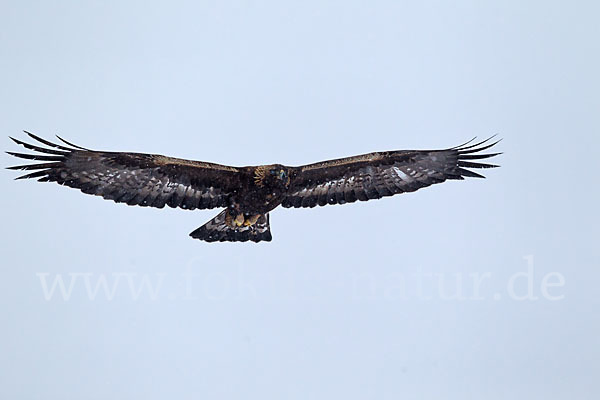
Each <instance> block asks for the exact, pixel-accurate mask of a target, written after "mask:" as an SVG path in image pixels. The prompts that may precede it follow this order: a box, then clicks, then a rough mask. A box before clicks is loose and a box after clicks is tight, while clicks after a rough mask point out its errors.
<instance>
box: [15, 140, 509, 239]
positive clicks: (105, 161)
mask: <svg viewBox="0 0 600 400" xmlns="http://www.w3.org/2000/svg"><path fill="white" fill-rule="evenodd" d="M25 133H26V134H27V135H29V137H30V138H31V139H33V140H35V141H37V142H39V144H35V145H34V144H30V143H26V142H24V141H21V140H19V139H15V138H12V137H11V139H12V140H13V141H14V142H15V143H17V144H19V145H21V146H23V147H25V148H27V149H29V150H32V151H33V152H34V153H33V154H31V153H29V154H25V153H14V152H7V153H8V154H10V155H12V156H15V157H19V158H24V159H26V160H33V161H42V162H40V163H32V164H26V165H17V166H14V167H9V169H13V170H27V171H34V172H29V173H27V174H26V175H22V176H19V177H18V178H16V179H27V178H37V180H38V181H40V182H57V183H59V184H61V185H65V186H69V187H72V188H76V189H79V190H81V191H82V192H83V193H87V194H93V195H96V196H102V197H103V198H105V199H107V200H113V201H115V202H117V203H126V204H128V205H139V206H144V207H157V208H163V207H164V206H165V205H168V206H169V207H179V208H182V209H185V210H194V209H210V208H224V210H223V211H221V213H219V214H218V215H217V216H216V217H214V218H213V219H212V220H210V221H208V222H207V223H206V224H204V225H203V226H201V227H200V228H198V229H196V230H195V231H193V232H192V233H190V236H191V237H192V238H194V239H200V240H204V241H207V242H215V241H221V242H223V241H230V242H245V241H248V240H250V241H253V242H260V241H270V240H271V238H272V236H271V229H270V225H269V212H270V211H271V210H273V209H274V208H276V207H278V206H280V205H281V206H283V207H285V208H290V207H295V208H299V207H315V206H324V205H327V204H345V203H353V202H355V201H357V200H360V201H367V200H371V199H379V198H382V197H386V196H393V195H395V194H399V193H405V192H414V191H415V190H418V189H420V188H423V187H426V186H430V185H432V184H434V183H441V182H444V181H445V180H447V179H464V177H474V178H483V176H482V175H480V174H478V173H476V172H474V171H472V170H471V169H479V168H493V167H497V165H493V164H486V163H482V162H480V161H479V160H482V159H486V158H490V157H494V156H497V155H499V154H501V153H482V151H484V150H487V149H489V148H491V147H492V146H494V145H495V144H496V143H498V142H499V140H498V141H494V142H491V139H492V138H489V139H487V140H484V141H482V142H479V143H475V144H471V143H472V142H473V140H474V139H472V140H471V141H469V142H467V143H465V144H463V145H460V146H456V147H452V148H448V149H443V150H397V151H383V152H374V153H369V154H363V155H359V156H354V157H347V158H340V159H336V160H329V161H323V162H318V163H315V164H309V165H303V166H299V167H290V166H286V165H281V164H271V165H259V166H249V167H232V166H227V165H220V164H214V163H209V162H203V161H192V160H184V159H180V158H173V157H166V156H162V155H157V154H142V153H128V152H108V151H95V150H90V149H86V148H84V147H80V146H77V145H74V144H72V143H69V142H67V141H66V140H64V139H62V138H60V137H59V136H57V138H58V139H59V140H60V141H61V142H62V143H63V144H57V143H52V142H50V141H48V140H45V139H42V138H40V137H38V136H36V135H34V134H32V133H29V132H25ZM42 145H44V146H43V147H42Z"/></svg>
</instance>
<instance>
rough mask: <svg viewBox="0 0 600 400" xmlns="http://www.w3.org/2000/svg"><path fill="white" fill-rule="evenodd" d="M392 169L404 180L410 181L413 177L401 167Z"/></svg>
mask: <svg viewBox="0 0 600 400" xmlns="http://www.w3.org/2000/svg"><path fill="white" fill-rule="evenodd" d="M392 170H393V171H394V173H395V174H396V175H397V176H398V178H400V179H402V180H404V181H408V180H411V179H412V178H411V177H409V176H408V175H406V174H405V173H404V172H403V171H402V170H401V169H400V168H398V167H392Z"/></svg>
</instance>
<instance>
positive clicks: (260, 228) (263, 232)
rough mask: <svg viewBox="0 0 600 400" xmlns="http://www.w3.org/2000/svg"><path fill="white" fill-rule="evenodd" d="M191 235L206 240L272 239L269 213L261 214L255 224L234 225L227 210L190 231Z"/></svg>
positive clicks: (240, 240) (254, 240)
mask: <svg viewBox="0 0 600 400" xmlns="http://www.w3.org/2000/svg"><path fill="white" fill-rule="evenodd" d="M228 222H229V223H228ZM190 236H191V237H193V238H194V239H200V240H204V241H206V242H247V241H248V240H251V241H253V242H261V241H266V242H270V241H271V239H272V237H271V227H270V225H269V214H262V215H260V216H259V217H258V219H257V220H256V222H255V223H254V224H253V225H249V226H246V225H242V226H235V225H233V226H232V224H231V216H229V215H228V214H227V210H224V211H222V212H221V213H219V215H217V216H216V217H214V218H213V219H211V220H210V221H208V222H207V223H206V224H204V225H202V226H201V227H200V228H198V229H196V230H195V231H193V232H192V233H190Z"/></svg>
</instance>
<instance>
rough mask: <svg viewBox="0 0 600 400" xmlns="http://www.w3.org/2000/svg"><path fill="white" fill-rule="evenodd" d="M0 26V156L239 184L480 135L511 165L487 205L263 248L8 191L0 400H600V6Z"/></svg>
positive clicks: (140, 214)
mask: <svg viewBox="0 0 600 400" xmlns="http://www.w3.org/2000/svg"><path fill="white" fill-rule="evenodd" d="M0 9H1V10H0V27H1V28H0V60H1V62H0V72H1V74H0V76H1V77H2V78H1V79H2V90H1V91H0V106H1V109H2V119H1V121H0V126H1V128H2V129H1V131H2V132H3V134H4V135H5V138H4V139H3V140H4V141H3V143H4V144H3V149H4V150H9V151H15V150H16V149H17V146H16V145H14V144H12V142H10V141H9V139H8V137H7V136H8V135H11V136H15V137H19V138H23V134H22V133H21V130H23V129H27V130H30V131H32V132H35V133H37V134H39V135H41V136H43V137H46V138H52V137H53V135H54V134H57V133H58V134H60V135H62V136H63V137H65V138H67V139H68V140H71V141H73V142H75V143H76V144H80V145H82V146H86V147H90V148H94V149H99V150H115V151H138V152H148V153H160V154H166V155H171V156H177V157H182V158H191V159H200V160H206V161H213V162H219V163H224V164H232V165H252V164H260V163H272V162H280V163H284V164H290V165H298V164H304V163H310V162H315V161H319V160H325V159H329V158H337V157H342V156H348V155H354V154H361V153H366V152H370V151H376V150H391V149H410V148H442V147H451V146H454V145H457V144H459V143H462V142H463V141H466V140H468V139H470V138H471V137H473V136H479V137H481V138H485V137H487V136H490V135H492V134H495V133H498V134H499V136H500V137H502V138H504V141H503V142H501V143H500V144H499V145H498V149H499V150H500V151H503V152H505V154H504V155H502V156H501V157H499V158H498V159H497V162H498V163H500V164H501V165H502V167H501V168H499V169H496V170H491V171H485V175H486V176H487V177H488V179H486V180H474V179H470V180H466V181H460V182H447V183H444V184H441V185H436V186H434V187H430V188H427V189H423V190H421V191H419V192H417V193H412V194H407V195H401V196H395V197H393V198H387V199H383V200H379V201H371V202H368V203H362V202H361V203H354V204H351V205H345V206H328V207H323V208H318V209H312V210H287V209H277V210H275V211H274V212H272V213H271V226H272V231H273V236H274V240H273V242H271V243H262V244H259V245H255V244H207V243H203V242H199V241H196V240H192V239H190V238H189V237H188V236H187V235H188V233H189V232H191V231H192V230H194V229H195V228H197V227H198V226H200V225H202V224H204V223H205V222H206V221H208V220H209V219H211V218H212V217H213V216H214V215H216V213H217V212H218V210H208V211H193V212H190V211H184V210H173V209H163V210H157V209H146V208H135V207H127V206H124V205H117V204H114V203H112V202H108V201H104V200H102V199H100V198H96V197H92V196H86V195H82V194H81V193H79V192H78V191H75V190H72V189H67V188H63V187H60V186H58V185H55V184H39V183H36V182H32V181H27V182H22V181H19V182H14V181H13V180H12V178H14V177H15V176H17V175H16V174H15V173H14V172H13V171H8V170H4V169H3V170H2V172H0V174H1V176H0V178H1V179H0V187H1V190H2V193H3V196H1V200H0V201H1V202H2V207H0V213H1V214H2V215H1V218H2V226H3V228H2V231H1V235H2V237H1V239H2V246H3V261H2V279H0V317H1V320H2V325H3V329H2V330H1V331H0V354H2V356H1V357H0V398H6V399H9V398H10V399H31V398H48V399H67V398H77V399H107V398H114V399H130V398H146V399H155V398H156V399H158V398H174V399H175V398H176V399H197V398H207V399H217V398H222V399H229V398H256V399H265V398H286V399H306V398H323V399H331V398H346V399H367V398H373V399H375V398H377V399H398V398H409V399H411V398H412V399H440V398H449V399H470V398H473V399H475V398H486V399H507V398H510V399H526V398H547V399H558V398H579V399H585V398H589V399H593V398H598V396H599V395H600V388H599V386H598V383H597V378H598V373H599V371H598V362H599V358H600V339H599V338H600V329H599V314H598V310H599V306H600V300H599V295H598V283H599V282H600V273H599V272H598V267H599V266H600V257H599V253H598V238H599V237H600V235H599V233H600V232H599V228H598V226H599V218H598V211H597V204H598V200H599V195H598V194H599V193H598V192H599V190H598V177H597V171H598V167H599V165H598V164H599V163H598V154H597V153H598V150H597V149H598V145H600V140H599V136H598V135H599V133H600V132H599V131H600V130H599V128H600V113H599V110H600V98H599V95H598V93H599V90H600V80H599V78H598V71H600V62H599V57H598V54H600V40H598V39H599V38H600V35H599V34H600V32H599V25H598V17H599V11H600V8H599V6H598V5H597V3H596V2H592V1H589V2H586V1H576V2H560V1H525V2H524V1H504V2H479V1H460V2H440V1H427V2H400V1H378V2H360V1H325V2H324V1H318V2H317V1H308V2H301V3H292V2H274V1H272V2H265V1H262V2H261V1H257V2H250V1H236V2H217V1H210V2H207V1H204V2H188V3H183V2H169V3H167V2H164V3H163V2H160V3H159V2H146V1H144V2H142V1H127V2H116V1H114V2H110V1H109V2H98V1H93V2H89V1H88V2H76V1H72V2H69V1H61V2H42V1H38V2H30V1H19V2H16V1H14V2H10V1H2V2H0ZM0 162H1V164H2V165H3V166H9V165H14V164H15V162H18V161H16V160H14V159H12V158H11V157H9V156H8V155H6V154H2V156H0ZM519 273H521V274H520V275H519ZM530 273H531V274H530ZM553 273H554V274H553ZM40 274H42V275H40ZM44 274H46V275H44ZM190 274H193V275H190ZM549 274H550V275H549ZM526 275H527V276H526ZM529 278H532V279H529ZM55 279H63V280H64V282H65V284H66V285H67V286H68V285H69V282H71V279H73V282H74V283H73V287H72V291H71V292H70V294H68V295H67V297H66V298H63V296H62V294H61V293H60V291H59V289H56V291H55V292H53V294H50V295H49V294H48V293H46V292H45V291H44V286H43V283H44V282H45V283H47V284H48V285H51V284H52V282H55V281H54V280H55ZM102 279H106V282H108V287H112V288H114V293H112V295H111V294H110V293H109V294H108V295H107V294H106V293H104V292H103V290H102V289H100V290H99V292H98V293H96V296H95V297H94V296H92V297H90V295H89V293H88V289H89V287H92V288H93V287H95V285H96V284H97V282H99V281H101V280H102ZM144 279H147V282H150V283H151V284H152V285H154V286H153V287H154V289H156V290H154V291H152V290H150V288H148V287H147V286H143V280H144ZM474 279H480V285H479V286H478V287H479V289H478V290H476V286H477V285H475V284H474V283H473V282H474ZM544 279H546V281H545V283H546V284H547V285H546V292H544V291H543V290H542V284H543V283H544ZM86 282H87V284H88V285H89V287H88V286H86ZM457 282H458V283H457ZM130 284H131V285H132V287H133V288H134V289H136V288H140V287H141V289H139V292H137V295H136V290H133V292H132V291H131V287H130ZM552 284H554V285H556V286H552V287H550V286H551V285H552ZM113 285H114V286H113ZM46 289H48V288H46ZM530 289H531V290H532V291H531V292H529V290H530ZM524 297H525V299H523V298H524ZM534 298H536V299H537V300H534Z"/></svg>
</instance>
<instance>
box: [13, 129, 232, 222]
mask: <svg viewBox="0 0 600 400" xmlns="http://www.w3.org/2000/svg"><path fill="white" fill-rule="evenodd" d="M25 133H27V134H28V135H29V137H31V138H32V139H34V140H37V141H38V142H40V143H42V144H44V145H46V146H48V147H40V146H39V145H38V146H36V145H32V144H29V143H25V142H23V141H21V140H18V139H14V138H12V137H11V139H12V140H13V141H14V142H15V143H17V144H19V145H22V146H24V147H25V148H27V149H29V150H33V151H35V152H36V153H35V154H24V153H13V152H8V154H10V155H12V156H15V157H19V158H24V159H27V160H36V161H44V162H43V163H36V164H26V165H17V166H14V167H9V169H14V170H30V171H35V172H31V173H28V174H26V175H23V176H20V177H18V178H16V179H26V178H38V181H40V182H57V183H59V184H61V185H65V186H69V187H72V188H76V189H80V190H81V191H82V192H83V193H87V194H93V195H96V196H102V197H103V198H105V199H107V200H113V201H115V202H117V203H126V204H128V205H139V206H148V207H157V208H163V207H164V206H165V205H168V206H170V207H179V208H183V209H186V210H193V209H196V208H198V209H208V208H215V207H227V206H228V205H229V198H230V196H231V195H232V194H233V193H234V192H235V191H236V190H237V189H238V188H239V187H240V180H241V177H240V171H239V170H238V169H237V168H235V167H230V166H226V165H219V164H213V163H206V162H201V161H191V160H183V159H179V158H172V157H165V156H161V155H156V154H141V153H124V152H104V151H94V150H89V149H85V148H83V147H79V146H76V145H73V144H71V143H69V142H67V141H65V140H64V139H61V138H60V137H59V139H60V140H62V141H63V142H64V143H65V144H66V145H67V146H63V145H59V144H55V143H52V142H49V141H47V140H45V139H42V138H40V137H38V136H36V135H34V134H32V133H29V132H25Z"/></svg>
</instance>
